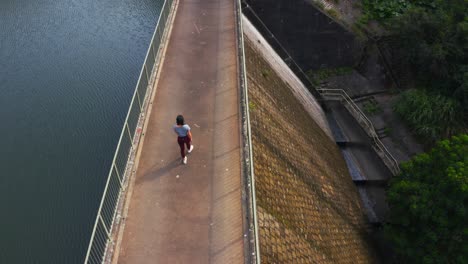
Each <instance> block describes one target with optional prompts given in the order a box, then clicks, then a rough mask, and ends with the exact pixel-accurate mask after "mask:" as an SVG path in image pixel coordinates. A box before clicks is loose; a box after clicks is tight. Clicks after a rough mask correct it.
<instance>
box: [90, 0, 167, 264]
mask: <svg viewBox="0 0 468 264" xmlns="http://www.w3.org/2000/svg"><path fill="white" fill-rule="evenodd" d="M172 3H173V0H165V1H164V4H163V6H162V9H161V13H160V16H159V19H158V23H157V24H156V28H155V30H154V33H153V37H152V38H151V43H150V45H149V48H148V51H147V53H146V57H145V61H144V63H143V67H142V69H141V71H140V76H139V78H138V82H137V85H136V87H135V91H134V93H133V97H132V101H131V102H130V107H129V110H128V113H127V117H126V118H125V122H124V125H123V129H122V132H121V134H120V139H119V143H118V144H117V148H116V151H115V154H114V159H113V160H112V165H111V168H110V172H109V174H108V176H107V181H106V185H105V188H104V192H103V195H102V198H101V203H100V205H99V209H98V212H97V217H96V220H95V223H94V227H93V231H92V233H91V238H90V242H89V245H88V250H87V252H86V256H85V260H84V263H85V264H88V263H102V262H103V261H105V256H106V251H107V250H108V249H109V246H110V244H112V240H113V231H114V230H113V227H114V222H115V220H116V213H117V208H118V205H119V202H121V199H122V197H123V191H124V189H125V185H126V182H127V180H128V174H129V173H128V172H129V171H130V168H131V166H128V165H132V163H131V162H129V157H131V156H132V155H131V154H134V152H135V149H136V146H137V145H138V142H139V134H140V132H141V125H142V122H143V119H144V118H143V116H144V114H143V112H144V110H145V107H146V105H147V101H148V100H145V98H146V96H147V91H148V86H149V84H150V83H151V82H150V81H151V76H152V72H153V68H154V66H155V64H156V65H158V64H157V63H156V61H157V60H158V58H159V57H160V56H161V54H160V51H161V49H160V44H161V41H162V39H163V36H164V31H165V27H166V22H167V19H168V17H169V14H170V12H171V7H172ZM137 128H140V129H137Z"/></svg>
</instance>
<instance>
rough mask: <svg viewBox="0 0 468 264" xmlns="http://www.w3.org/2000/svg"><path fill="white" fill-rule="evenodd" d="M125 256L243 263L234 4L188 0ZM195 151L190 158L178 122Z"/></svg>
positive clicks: (149, 140)
mask: <svg viewBox="0 0 468 264" xmlns="http://www.w3.org/2000/svg"><path fill="white" fill-rule="evenodd" d="M177 12H178V13H177V15H176V18H175V21H174V25H173V30H172V36H171V38H170V40H169V46H168V49H167V53H166V58H165V62H164V65H163V68H162V73H161V77H160V78H161V79H160V81H159V83H158V86H157V92H156V96H155V100H154V102H153V105H152V110H151V111H152V113H151V117H150V120H149V124H148V130H147V132H146V135H145V139H144V144H143V149H142V154H141V160H140V163H139V167H138V170H137V173H136V179H135V184H134V187H133V195H132V197H131V201H130V207H129V213H128V216H127V218H126V227H125V230H124V236H123V242H122V246H121V248H120V257H119V260H118V262H119V263H139V264H140V263H171V264H172V263H243V261H244V255H243V231H242V206H241V173H240V165H241V163H240V135H239V116H238V113H239V109H238V83H237V57H236V56H237V54H236V50H237V49H236V36H235V18H234V1H231V0H218V1H200V0H191V1H188V0H180V2H179V7H178V11H177ZM177 114H183V115H184V116H185V119H186V121H187V123H188V124H189V125H190V126H191V128H192V133H193V137H194V142H193V144H194V146H195V149H194V151H193V153H192V154H191V155H190V156H188V164H187V165H182V164H181V158H180V154H179V149H178V145H177V143H176V136H175V134H174V132H173V131H172V124H173V123H174V122H175V117H176V115H177Z"/></svg>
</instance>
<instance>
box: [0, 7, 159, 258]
mask: <svg viewBox="0 0 468 264" xmlns="http://www.w3.org/2000/svg"><path fill="white" fill-rule="evenodd" d="M162 2H163V1H162V0H99V1H96V0H61V1H56V0H34V1H29V0H1V1H0V212H1V213H0V214H1V215H0V263H82V262H83V260H84V255H85V253H86V250H87V246H88V242H89V238H90V233H91V230H92V227H93V224H94V220H95V217H96V211H97V208H98V206H99V202H100V199H101V195H102V192H103V189H104V184H105V180H106V177H107V174H108V172H109V168H110V165H111V162H112V158H113V154H114V151H115V148H116V145H117V141H118V138H119V135H120V131H121V128H122V125H123V121H124V119H125V115H126V113H127V110H128V106H129V103H130V100H131V97H132V94H133V90H134V88H135V85H136V82H137V79H138V75H139V72H140V69H141V66H142V63H143V61H144V58H145V55H146V50H147V48H148V45H149V42H150V39H151V36H152V33H153V30H154V27H155V25H156V22H157V19H158V16H159V12H160V9H161V6H162Z"/></svg>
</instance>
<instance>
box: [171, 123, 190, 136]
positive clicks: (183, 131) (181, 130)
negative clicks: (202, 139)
mask: <svg viewBox="0 0 468 264" xmlns="http://www.w3.org/2000/svg"><path fill="white" fill-rule="evenodd" d="M174 131H175V132H176V133H177V135H179V137H186V136H187V134H188V132H189V131H190V127H189V125H187V124H185V125H183V126H178V125H174Z"/></svg>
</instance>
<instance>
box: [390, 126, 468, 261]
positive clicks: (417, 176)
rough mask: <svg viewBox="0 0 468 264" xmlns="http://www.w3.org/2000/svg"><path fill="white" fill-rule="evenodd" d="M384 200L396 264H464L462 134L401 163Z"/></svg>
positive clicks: (466, 178)
mask: <svg viewBox="0 0 468 264" xmlns="http://www.w3.org/2000/svg"><path fill="white" fill-rule="evenodd" d="M387 199H388V203H389V206H390V215H389V219H388V223H387V224H386V225H385V234H386V236H387V237H388V238H389V240H390V241H391V242H392V243H393V245H394V247H395V251H396V252H397V253H398V255H399V258H400V260H399V263H468V240H467V238H468V221H467V220H468V218H467V210H468V208H467V206H468V135H460V136H455V137H452V139H450V140H443V141H440V142H439V143H437V144H436V146H435V147H434V148H433V149H432V150H431V151H430V152H428V153H423V154H420V155H418V156H416V157H414V158H413V159H412V160H411V161H409V162H407V163H404V164H402V172H401V174H400V175H399V176H395V177H394V178H393V179H392V180H391V182H390V186H389V189H388V193H387Z"/></svg>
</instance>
